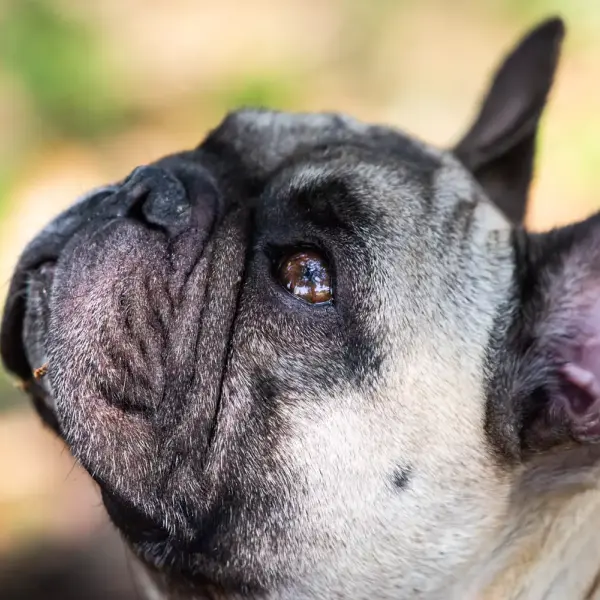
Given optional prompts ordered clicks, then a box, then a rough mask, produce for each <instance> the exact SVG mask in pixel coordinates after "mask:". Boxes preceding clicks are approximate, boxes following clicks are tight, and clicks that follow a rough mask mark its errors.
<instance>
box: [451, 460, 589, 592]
mask: <svg viewBox="0 0 600 600" xmlns="http://www.w3.org/2000/svg"><path fill="white" fill-rule="evenodd" d="M588 458H589V460H590V463H589V464H588V465H587V466H584V467H583V468H582V469H581V470H578V471H577V474H576V475H573V476H572V477H571V480H570V481H569V482H567V483H566V485H565V484H561V485H560V487H556V486H555V482H556V481H557V480H559V478H558V477H556V476H557V475H558V474H559V473H560V472H562V476H563V477H564V470H563V467H564V466H567V465H565V464H564V460H563V464H561V463H560V461H559V462H558V463H557V464H554V465H550V469H547V467H548V465H542V468H540V469H536V470H533V471H532V472H528V473H525V474H524V475H523V479H522V486H520V488H519V492H518V493H516V494H515V498H514V502H513V503H511V509H510V516H509V518H508V521H507V523H506V525H505V527H504V528H503V532H502V534H501V535H500V536H499V538H498V539H499V543H498V542H496V543H495V544H494V547H493V550H492V552H491V553H490V555H489V556H488V559H487V560H486V562H485V564H480V565H479V573H480V574H483V577H477V578H476V580H478V581H477V583H476V584H475V585H474V586H473V588H472V589H471V590H470V592H471V593H469V594H467V595H461V598H466V597H469V598H473V600H542V599H543V600H563V599H566V598H568V599H569V600H600V544H599V543H598V533H597V532H598V529H599V528H600V488H599V486H598V485H597V482H598V481H599V478H600V466H598V465H597V463H596V462H595V457H592V456H589V457H588ZM572 459H573V457H567V461H568V460H572ZM592 461H593V462H592ZM553 470H554V471H553Z"/></svg>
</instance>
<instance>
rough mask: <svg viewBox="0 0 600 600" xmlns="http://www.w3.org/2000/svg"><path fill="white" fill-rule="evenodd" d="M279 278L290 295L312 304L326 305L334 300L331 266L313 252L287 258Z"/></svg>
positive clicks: (296, 254)
mask: <svg viewBox="0 0 600 600" xmlns="http://www.w3.org/2000/svg"><path fill="white" fill-rule="evenodd" d="M277 278H278V280H279V283H280V284H281V285H282V286H283V287H284V288H285V289H286V290H287V291H288V292H290V294H293V295H294V296H296V297H297V298H300V299H301V300H304V301H305V302H308V303H310V304H324V303H326V302H331V300H332V298H333V291H332V289H331V275H330V273H329V266H328V265H327V262H326V261H325V259H324V258H323V257H322V256H321V255H320V254H319V253H318V252H315V251H313V250H303V251H301V252H296V253H294V254H292V255H290V256H288V257H286V258H285V259H284V260H283V261H282V262H281V263H280V266H279V271H278V273H277Z"/></svg>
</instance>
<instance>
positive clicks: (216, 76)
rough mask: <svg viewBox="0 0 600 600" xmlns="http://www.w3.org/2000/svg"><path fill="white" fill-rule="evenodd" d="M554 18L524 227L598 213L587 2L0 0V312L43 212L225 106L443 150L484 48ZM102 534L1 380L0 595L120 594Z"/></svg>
mask: <svg viewBox="0 0 600 600" xmlns="http://www.w3.org/2000/svg"><path fill="white" fill-rule="evenodd" d="M553 14H560V15H562V16H563V17H564V18H565V20H566V22H567V26H568V36H567V39H566V44H565V48H564V53H563V61H562V63H561V66H560V71H559V74H558V78H557V82H556V86H555V89H554V91H553V93H552V97H551V100H550V103H549V107H548V110H547V113H546V116H545V118H544V120H543V124H542V130H541V135H540V138H539V154H538V170H537V177H536V180H535V184H534V188H533V195H532V200H531V205H530V211H529V214H528V223H529V225H530V227H532V228H536V229H545V228H549V227H551V226H554V225H559V224H564V223H567V222H569V221H572V220H575V219H577V218H581V217H584V216H586V215H588V214H590V213H591V212H593V211H595V210H597V209H598V208H600V193H599V192H600V186H599V185H598V176H599V174H600V2H596V1H594V0H563V1H562V2H560V1H553V0H527V1H525V0H452V1H451V2H449V1H447V0H362V1H360V0H253V1H252V2H249V1H243V0H218V1H210V0H96V1H94V2H91V1H88V2H84V1H82V0H0V283H1V284H2V285H1V286H0V296H1V298H0V299H2V300H3V298H4V295H5V293H6V290H7V284H8V280H9V277H10V272H11V269H12V267H13V265H14V263H15V261H16V258H17V256H18V253H19V251H20V250H21V249H22V248H23V246H24V244H25V243H26V242H27V241H28V240H29V239H30V238H31V237H32V236H33V235H34V234H35V233H36V231H37V230H38V229H39V228H40V227H42V226H43V225H44V224H45V223H46V222H47V221H48V220H49V219H50V218H51V217H52V216H53V215H55V214H56V213H58V212H59V211H60V210H62V209H63V208H65V207H66V206H67V205H69V204H70V203H71V202H72V201H73V199H74V198H76V197H77V196H78V195H79V194H81V193H83V192H85V191H86V190H88V189H89V188H91V187H93V186H96V185H98V184H102V183H105V182H107V181H110V180H114V179H117V178H120V177H122V176H124V175H125V174H127V173H128V172H129V171H130V170H131V169H132V168H133V167H135V166H137V165H139V164H143V163H146V162H148V161H151V160H153V159H156V158H158V157H159V156H161V155H163V154H166V153H169V152H173V151H177V150H181V149H184V148H188V147H193V146H194V145H196V144H197V143H198V142H199V141H200V140H201V138H202V137H203V136H204V135H205V133H206V131H207V130H208V129H209V128H211V127H213V126H215V125H216V124H217V123H218V121H219V120H220V119H221V118H222V116H223V115H224V113H225V112H226V111H227V110H228V109H230V108H234V107H236V106H239V105H264V106H269V107H276V108H281V109H288V110H324V109H337V110H341V111H344V112H347V113H351V114H353V115H354V116H356V117H358V118H361V119H364V120H372V121H379V122H386V123H390V124H394V125H397V126H400V127H402V128H403V129H405V130H408V131H410V132H412V133H414V134H417V135H418V136H420V137H422V138H424V139H426V140H428V141H430V142H435V143H438V144H441V145H448V144H450V143H452V141H454V140H456V139H457V138H458V136H459V135H460V133H461V132H462V130H463V128H464V127H465V126H466V125H467V123H469V120H470V119H471V117H472V116H473V113H474V111H475V109H476V105H477V102H478V100H479V98H480V96H481V94H482V92H483V90H484V89H485V87H486V84H487V82H488V79H489V77H490V75H491V72H492V69H493V68H494V67H495V66H496V65H497V63H498V61H499V59H500V57H501V55H502V53H503V52H505V51H507V50H508V49H509V47H511V46H512V44H513V43H515V42H516V40H517V38H518V37H519V36H520V35H521V34H522V33H524V31H525V30H526V29H527V28H529V27H530V26H531V25H532V24H534V23H535V22H536V21H537V20H539V19H541V18H544V17H547V16H550V15H553ZM111 535H112V534H111V529H110V526H108V525H107V523H106V521H105V518H104V515H103V511H102V508H101V504H100V500H99V498H98V495H97V493H96V491H95V490H94V488H93V486H91V485H90V483H89V481H88V479H87V478H86V476H85V475H84V474H82V473H81V471H80V470H79V469H78V468H77V467H76V466H75V465H74V463H73V460H72V459H71V458H70V456H69V455H68V453H67V452H65V450H64V448H62V446H61V444H60V443H59V442H58V441H56V440H54V439H53V438H52V436H50V435H49V434H47V433H46V432H45V431H43V430H42V428H41V427H40V426H39V424H38V421H37V419H36V418H35V417H34V415H33V413H32V410H31V409H30V408H29V405H28V403H27V401H26V400H25V398H24V397H23V396H22V395H21V394H20V393H19V392H18V391H17V390H16V389H15V388H14V386H13V384H12V382H11V380H10V378H9V377H7V376H6V375H5V374H4V373H2V374H0V598H2V599H6V600H9V599H13V598H17V597H19V598H31V599H33V598H37V597H38V596H37V594H40V595H41V592H43V593H45V596H44V597H45V598H54V597H56V598H64V599H68V598H71V597H72V598H91V597H92V595H91V593H90V592H89V589H88V587H89V585H91V583H90V582H91V581H92V580H93V579H94V578H96V580H97V581H96V583H97V582H98V581H100V582H101V583H100V584H98V585H97V586H96V589H97V590H101V591H100V592H98V593H99V594H100V595H98V596H97V597H99V598H100V597H106V598H108V597H112V598H117V597H118V594H119V593H123V594H127V593H134V592H132V591H131V590H130V589H129V588H128V585H127V584H126V583H124V582H126V580H127V568H126V566H125V567H124V566H123V565H126V561H125V559H124V554H123V550H122V548H120V546H119V545H118V543H115V542H114V540H113V538H112V537H111ZM69 578H71V579H70V580H69ZM65 581H67V583H68V584H69V586H70V588H69V589H70V591H68V590H67V589H66V588H64V589H63V588H60V585H62V583H64V582H65ZM86 586H88V587H86ZM106 586H108V587H106ZM110 586H113V587H112V588H111V587H110ZM69 594H70V595H69Z"/></svg>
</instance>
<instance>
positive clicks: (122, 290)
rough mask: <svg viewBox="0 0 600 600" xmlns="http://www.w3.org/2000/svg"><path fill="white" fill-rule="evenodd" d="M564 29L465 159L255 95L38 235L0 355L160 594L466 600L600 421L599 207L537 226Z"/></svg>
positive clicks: (532, 51) (25, 258) (537, 53)
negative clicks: (94, 486)
mask: <svg viewBox="0 0 600 600" xmlns="http://www.w3.org/2000/svg"><path fill="white" fill-rule="evenodd" d="M562 31H563V30H562V24H561V23H560V22H559V21H549V22H547V23H545V24H543V25H542V26H540V27H539V28H538V29H536V30H535V31H534V32H532V33H531V34H530V35H529V36H528V37H527V38H525V39H524V41H523V42H522V43H521V44H520V45H519V46H518V47H517V48H516V49H515V50H514V52H513V54H512V55H511V56H510V57H509V58H508V60H507V61H506V62H505V63H504V65H503V67H502V68H501V69H500V70H499V71H498V74H497V76H496V79H495V80H494V84H493V85H492V87H491V90H490V92H489V94H488V96H487V98H486V100H485V102H484V103H483V108H482V110H481V113H480V114H479V116H478V118H477V120H476V122H475V125H474V126H473V127H472V129H471V130H470V131H469V133H468V134H467V135H466V136H465V137H464V138H463V140H462V141H461V142H460V143H459V144H458V145H457V146H456V147H455V148H454V149H453V150H452V151H441V150H437V149H433V148H431V147H429V146H427V145H425V144H422V143H420V142H418V141H416V140H414V139H411V138H409V137H407V136H406V135H403V134H402V133H400V132H398V131H396V130H393V129H390V128H387V127H378V126H369V125H364V124H361V123H359V122H357V121H355V120H352V119H350V118H347V117H343V116H339V115H334V114H320V115H301V114H284V113H277V112H270V111H258V110H243V111H239V112H236V113H233V114H231V115H229V116H228V117H227V118H226V119H225V121H224V122H223V123H222V124H221V125H220V126H219V127H218V128H217V129H215V130H214V131H213V132H211V133H210V134H209V135H208V137H207V138H206V139H205V141H204V142H203V143H202V144H201V145H200V146H199V147H198V148H197V149H196V150H194V151H190V152H185V153H181V154H177V155H174V156H170V157H167V158H164V159H162V160H160V161H158V162H156V163H154V164H153V165H149V166H145V167H141V168H138V169H136V170H135V171H134V172H133V173H132V174H131V175H130V176H129V177H127V178H126V179H125V180H124V181H122V182H120V183H118V184H115V185H113V186H107V187H106V188H102V189H100V190H97V191H95V192H92V193H91V194H89V195H88V196H86V197H85V198H83V199H81V200H80V201H78V202H77V203H76V204H75V205H74V206H73V207H72V208H71V209H70V210H68V211H67V212H65V213H64V214H62V215H60V216H59V217H58V218H57V219H56V220H55V221H54V222H53V223H52V224H50V225H49V226H48V227H47V228H46V229H45V230H44V231H43V232H41V233H40V234H39V236H38V237H37V238H36V239H34V240H33V241H32V242H31V244H30V245H29V247H28V248H27V249H26V250H25V252H24V253H23V255H22V257H21V260H20V262H19V265H18V267H17V269H16V272H15V276H14V279H13V283H12V287H11V291H10V294H9V298H8V301H7V306H6V310H5V316H4V322H3V330H2V355H3V359H4V361H5V363H6V365H7V366H8V368H9V369H10V370H11V371H12V372H14V373H15V374H16V375H18V376H19V377H20V378H21V379H23V380H24V381H25V382H26V385H27V389H28V390H29V392H30V394H31V395H32V397H33V399H34V401H35V403H36V406H37V408H38V410H39V412H40V414H41V415H42V417H43V418H44V420H45V421H46V423H48V424H49V425H50V426H51V427H53V428H54V429H55V430H56V432H57V433H58V434H59V435H60V436H61V437H62V438H63V439H64V440H65V442H66V443H67V444H68V446H69V448H70V449H71V451H72V453H73V454H74V456H75V457H76V458H77V459H78V460H79V461H80V462H81V463H82V464H83V465H84V467H85V468H86V469H87V470H88V471H89V473H90V474H91V476H92V477H93V478H94V479H95V480H96V482H97V483H98V484H99V487H100V489H101V491H102V495H103V499H104V502H105V505H106V508H107V510H108V512H109V514H110V516H111V518H112V520H113V521H114V523H115V524H116V526H117V527H118V528H119V529H120V530H121V532H122V533H123V534H124V536H125V538H126V539H127V541H128V542H129V544H130V545H131V547H132V548H133V550H134V552H135V553H136V554H137V555H138V556H139V557H140V559H141V560H142V562H143V563H145V564H146V565H148V567H149V568H150V569H151V570H152V571H153V576H154V577H155V578H156V580H157V582H158V585H159V586H162V587H164V588H165V589H169V590H178V591H177V592H176V593H180V594H183V595H186V594H187V595H189V596H190V597H198V596H199V595H202V594H206V595H207V596H209V597H230V598H237V597H246V596H248V597H264V598H332V597H338V598H370V597H378V598H408V597H410V598H417V597H418V598H437V597H444V598H446V597H449V594H451V593H452V590H454V589H457V588H456V586H457V585H462V586H463V591H464V585H465V583H464V582H466V581H471V579H472V577H473V573H474V571H476V570H477V569H478V568H480V562H479V561H480V560H481V557H482V556H490V555H491V553H493V552H494V550H495V549H496V546H497V545H498V543H499V542H498V539H499V538H498V536H499V535H500V533H499V532H501V531H502V529H503V525H504V523H505V520H506V516H507V514H508V512H509V510H510V503H511V498H512V497H513V496H514V489H515V486H516V485H517V481H518V477H519V475H520V473H522V470H523V468H524V465H527V464H530V462H531V461H535V460H536V458H535V456H537V455H538V454H542V451H545V450H549V451H552V452H559V453H560V452H576V451H577V448H579V447H581V446H586V445H588V444H590V443H592V442H594V441H595V440H596V438H597V437H598V434H599V433H600V426H599V425H598V415H599V414H600V409H599V408H598V398H599V397H600V394H599V393H597V390H598V384H597V383H596V379H595V377H596V374H598V375H600V373H599V372H598V367H597V365H598V361H597V359H598V358H600V353H599V352H597V348H598V340H599V339H600V335H597V334H598V333H600V332H599V331H598V330H600V318H599V317H600V312H599V308H598V307H599V304H598V301H597V296H596V294H595V288H596V284H600V280H599V279H598V273H597V270H598V267H597V265H598V264H600V263H598V261H595V259H594V257H595V256H597V255H598V254H599V253H600V249H599V248H598V244H597V243H596V241H597V240H598V239H600V238H598V235H597V234H596V232H595V230H596V229H597V227H598V225H597V223H596V221H597V220H595V219H592V220H590V221H588V222H585V223H582V224H580V225H578V226H576V227H574V228H569V229H565V230H560V231H557V232H553V233H552V234H548V235H544V236H532V235H528V234H526V233H525V232H524V231H523V230H522V229H521V228H520V227H519V222H520V220H521V219H522V217H523V214H524V210H525V197H526V193H527V187H528V184H529V179H530V177H531V165H532V159H533V147H534V140H535V133H536V126H537V122H538V119H539V116H540V113H541V111H542V108H543V105H544V102H545V99H546V95H547V93H548V89H549V87H550V83H551V81H552V76H553V73H554V69H555V65H556V61H557V55H558V45H559V42H560V39H561V38H562ZM45 363H47V364H48V373H47V375H46V376H44V377H41V378H39V379H36V378H35V377H33V376H32V370H33V369H35V368H37V367H40V366H41V365H43V364H45ZM173 593H175V592H173ZM462 597H467V596H462Z"/></svg>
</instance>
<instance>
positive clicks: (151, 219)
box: [118, 166, 192, 237]
mask: <svg viewBox="0 0 600 600" xmlns="http://www.w3.org/2000/svg"><path fill="white" fill-rule="evenodd" d="M118 195H119V196H120V200H119V204H120V208H121V211H122V216H125V217H128V218H130V219H134V220H136V221H139V222H140V223H143V224H144V225H145V226H146V227H148V228H149V229H154V230H158V231H161V232H163V233H166V234H167V235H169V236H172V237H174V236H176V235H178V234H180V233H181V232H182V231H184V230H185V229H186V228H188V227H189V226H190V224H191V215H192V206H191V203H190V201H189V198H188V194H187V192H186V189H185V187H184V186H183V184H182V182H181V181H179V180H178V179H177V178H176V177H175V176H174V175H172V174H171V173H169V172H168V171H166V170H164V169H161V168H158V167H152V166H150V167H140V168H138V169H136V170H135V171H134V172H133V173H132V174H131V176H130V177H129V179H128V180H127V181H126V182H125V184H124V185H123V187H122V188H121V190H120V191H119V194H118ZM123 200H124V201H123Z"/></svg>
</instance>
